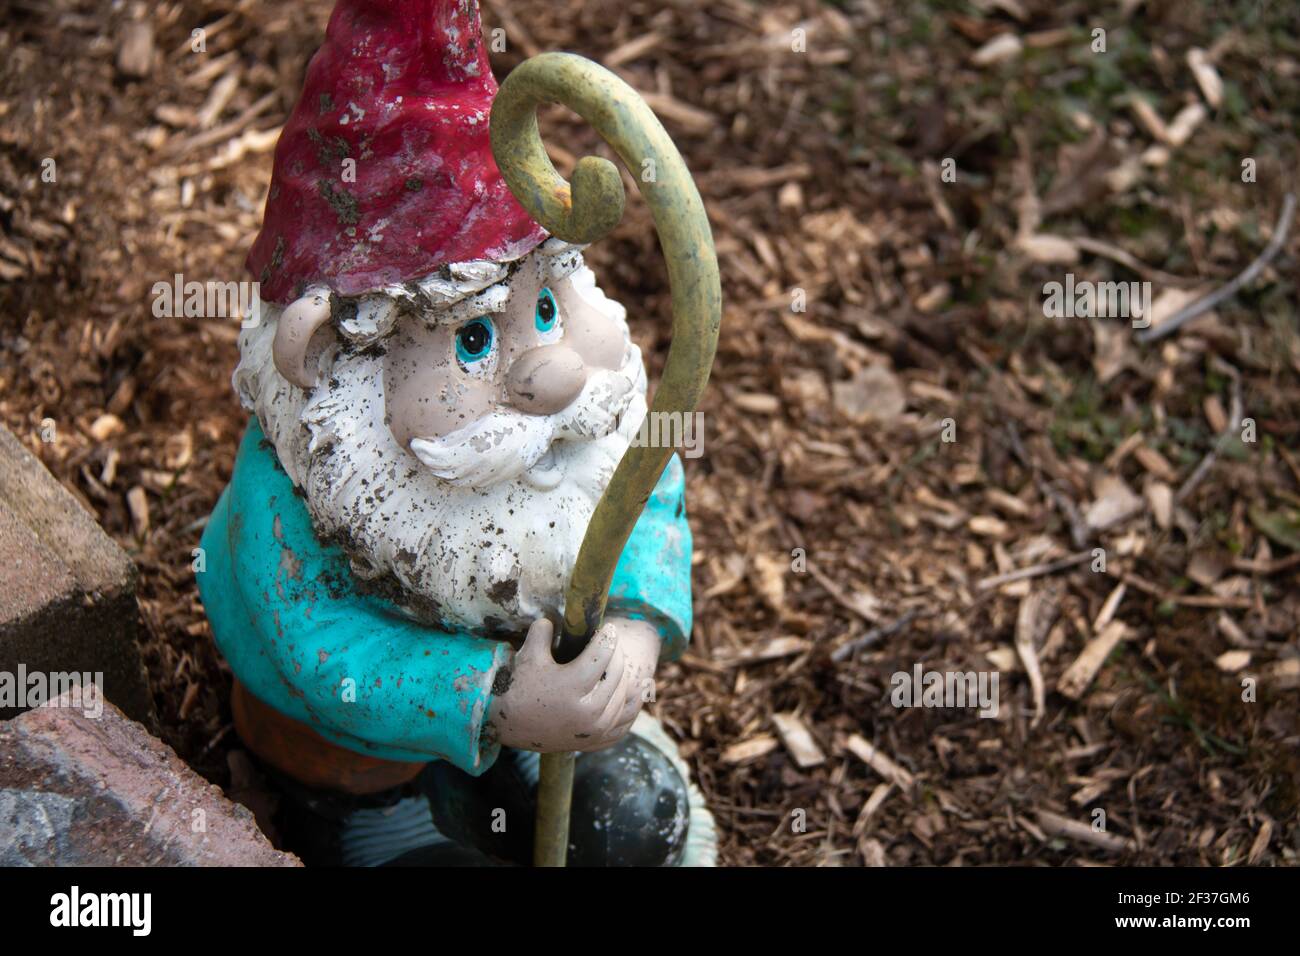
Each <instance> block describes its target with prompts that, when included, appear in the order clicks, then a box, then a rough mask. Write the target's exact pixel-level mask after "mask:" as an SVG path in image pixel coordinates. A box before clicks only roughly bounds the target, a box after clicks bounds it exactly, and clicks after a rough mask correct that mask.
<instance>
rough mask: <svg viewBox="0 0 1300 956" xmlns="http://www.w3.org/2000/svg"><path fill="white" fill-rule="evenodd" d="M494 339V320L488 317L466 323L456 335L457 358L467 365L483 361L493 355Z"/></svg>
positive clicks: (483, 316) (480, 317) (482, 316)
mask: <svg viewBox="0 0 1300 956" xmlns="http://www.w3.org/2000/svg"><path fill="white" fill-rule="evenodd" d="M494 337H495V334H494V332H493V329H492V320H491V319H489V318H488V317H487V316H486V315H481V316H479V317H478V318H477V319H474V320H473V321H472V322H466V323H465V324H464V325H462V326H461V327H460V331H458V332H457V333H456V358H458V359H460V360H461V362H463V363H464V364H466V365H472V364H474V363H475V362H481V361H483V359H485V358H487V357H488V356H489V355H490V354H492V340H493V338H494Z"/></svg>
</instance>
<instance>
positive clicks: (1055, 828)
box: [1037, 810, 1136, 853]
mask: <svg viewBox="0 0 1300 956" xmlns="http://www.w3.org/2000/svg"><path fill="white" fill-rule="evenodd" d="M1037 816H1038V825H1039V826H1040V827H1042V828H1043V830H1044V832H1046V833H1048V834H1049V835H1051V836H1059V837H1065V839H1067V840H1075V841H1077V842H1079V843H1087V844H1090V845H1091V846H1095V847H1098V848H1100V849H1102V850H1107V851H1109V852H1111V853H1125V852H1132V851H1133V850H1135V849H1136V846H1135V845H1134V843H1133V841H1132V840H1125V839H1124V838H1123V837H1117V836H1113V835H1112V834H1109V833H1107V832H1106V831H1105V830H1096V829H1094V828H1093V827H1092V826H1090V825H1089V824H1087V823H1083V822H1081V821H1079V820H1071V819H1070V818H1069V817H1063V816H1061V815H1060V814H1059V813H1052V812H1051V811H1050V810H1039V811H1038V814H1037Z"/></svg>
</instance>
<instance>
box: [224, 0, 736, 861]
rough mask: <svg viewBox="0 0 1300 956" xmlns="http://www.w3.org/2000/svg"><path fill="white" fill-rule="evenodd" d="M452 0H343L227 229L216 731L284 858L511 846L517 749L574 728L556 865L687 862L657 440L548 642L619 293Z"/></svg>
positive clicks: (621, 421) (678, 514)
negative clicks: (277, 802)
mask: <svg viewBox="0 0 1300 956" xmlns="http://www.w3.org/2000/svg"><path fill="white" fill-rule="evenodd" d="M496 90H497V85H496V82H495V80H494V79H493V76H492V72H491V69H490V67H489V63H488V58H487V55H486V53H485V51H484V48H483V43H482V37H481V25H480V22H479V13H478V7H477V4H476V3H474V2H472V0H469V2H467V0H340V2H339V4H338V6H337V7H336V9H335V10H334V13H333V16H332V17H331V19H330V23H329V28H328V31H327V33H326V36H325V42H324V45H323V46H322V47H321V49H320V50H319V51H318V52H317V53H316V55H315V57H314V58H313V59H312V61H311V63H310V65H309V67H308V71H307V76H306V82H305V87H304V89H303V93H302V97H301V98H300V100H299V102H298V104H297V106H296V107H295V109H294V111H293V114H292V116H291V117H290V118H289V121H288V123H287V124H286V125H285V127H284V131H283V133H282V134H281V137H280V141H279V145H278V146H277V148H276V152H275V165H274V170H273V173H272V179H271V187H270V192H269V195H268V198H267V203H266V211H265V217H264V222H263V226H262V231H261V233H260V235H259V236H258V237H257V240H256V242H255V243H254V245H253V248H252V251H251V253H250V255H249V257H248V267H249V269H250V271H251V272H252V274H253V276H254V278H256V279H257V280H258V281H259V283H260V293H261V299H262V303H263V304H262V307H261V314H260V316H259V317H257V319H256V321H254V322H251V323H249V325H250V326H251V327H248V328H246V329H245V331H244V332H243V333H242V334H241V335H240V339H239V350H240V361H239V365H238V368H237V369H236V371H235V374H234V385H235V388H236V390H237V391H238V393H239V397H240V400H241V402H242V403H243V405H244V407H245V408H247V409H248V410H249V411H251V412H252V413H253V416H254V417H253V419H252V421H251V422H250V424H249V426H248V430H247V433H246V434H245V436H244V439H243V441H242V444H241V445H240V448H239V452H238V456H237V458H236V461H235V466H234V472H233V475H232V477H231V481H230V485H229V486H228V487H227V488H226V490H225V492H224V493H223V495H222V497H221V499H220V501H219V502H218V504H217V507H216V509H215V511H214V512H213V514H212V518H211V520H210V522H209V523H208V526H207V529H206V531H205V533H204V535H203V540H202V547H203V549H204V552H205V565H206V567H205V570H204V571H203V572H202V573H200V574H199V576H198V577H199V590H200V593H201V595H202V597H203V601H204V604H205V606H206V608H207V612H208V616H209V619H210V620H211V623H212V630H213V634H214V636H215V638H216V642H217V644H218V646H219V647H220V649H221V651H222V652H223V653H224V655H225V657H226V659H227V660H228V661H229V663H230V667H231V669H232V671H233V672H234V676H235V686H234V696H233V704H232V709H233V712H234V721H235V726H236V729H237V731H238V733H239V736H240V738H241V739H242V740H243V742H244V745H245V746H246V747H247V748H248V749H249V750H250V751H252V752H253V753H254V754H255V755H256V756H257V757H258V758H259V760H260V762H261V764H262V766H263V767H264V768H265V769H266V771H267V773H268V775H270V776H271V777H272V778H273V780H274V781H275V782H276V783H277V784H278V785H279V786H280V788H281V789H282V791H283V794H284V800H283V801H282V810H281V814H282V815H281V820H280V822H281V825H282V828H283V831H284V836H285V842H286V844H287V845H288V846H289V847H290V848H291V849H296V850H298V851H299V852H300V853H301V854H302V855H303V856H304V859H306V861H307V862H309V863H311V862H321V863H342V864H362V865H364V864H381V863H394V862H399V863H404V864H409V863H420V862H431V863H439V862H446V863H454V862H464V863H485V862H526V861H527V860H528V859H529V857H530V852H531V846H532V840H533V804H532V801H533V799H534V796H533V794H534V790H535V785H536V764H537V753H538V752H555V751H580V752H582V755H581V756H580V757H579V759H578V762H577V772H576V778H575V783H574V790H573V812H572V818H571V831H570V844H569V858H570V862H571V863H573V864H575V865H581V864H594V865H620V864H641V865H673V864H680V863H691V862H709V860H708V859H707V858H706V857H707V856H708V855H709V854H710V853H711V845H712V821H711V819H710V818H709V817H708V814H707V811H705V810H704V809H703V806H702V803H701V801H700V798H699V793H698V791H697V790H695V788H694V787H692V786H691V785H690V784H689V783H688V781H687V778H686V768H685V765H684V764H683V763H682V762H681V760H680V758H679V757H678V755H677V753H676V750H675V748H674V747H673V745H672V743H671V742H670V741H669V740H668V738H667V736H666V735H665V734H664V733H663V730H662V728H661V727H660V726H659V725H658V724H657V723H656V722H654V721H653V720H652V719H651V718H649V716H648V715H647V714H642V713H641V710H642V706H643V704H644V703H645V702H646V701H647V700H648V699H651V698H652V688H653V677H654V674H655V669H656V666H657V664H658V663H659V662H660V661H662V660H666V659H671V658H674V657H676V656H677V655H679V654H680V653H681V652H682V650H683V648H684V647H685V644H686V642H687V640H688V637H689V635H690V631H691V598H690V593H691V592H690V565H691V560H690V559H691V535H690V531H689V528H688V527H687V523H686V518H685V512H684V503H683V492H684V481H683V474H682V466H681V463H680V461H679V460H678V459H677V458H676V457H674V458H672V459H671V461H670V463H669V465H668V467H667V468H666V469H665V471H664V473H663V475H662V477H661V479H660V480H659V483H658V485H657V486H656V487H655V489H654V492H653V494H652V495H651V497H650V499H649V501H648V502H647V504H646V506H645V509H644V511H643V512H642V515H641V518H640V520H639V522H638V523H637V525H636V527H635V530H634V531H633V533H632V536H631V538H630V540H629V541H628V544H627V546H626V548H625V550H624V552H623V555H622V559H621V561H620V562H619V565H618V568H617V571H616V572H615V576H614V581H613V587H612V589H611V592H610V601H609V611H608V614H607V616H606V618H605V623H604V624H603V626H602V627H601V629H600V630H599V631H598V632H597V634H596V636H595V638H594V639H593V640H592V641H591V643H590V644H589V645H588V646H587V648H586V649H585V651H584V652H583V653H582V654H581V656H580V657H578V658H577V659H576V660H574V661H573V662H571V663H567V664H563V665H561V664H557V663H556V662H555V661H554V659H553V657H552V654H551V641H552V636H553V624H552V620H551V618H550V617H549V615H553V614H554V612H555V611H556V610H557V609H559V608H562V606H563V602H564V589H565V585H566V582H567V580H568V578H569V574H570V571H571V569H572V567H573V564H574V561H575V558H576V556H577V552H578V548H579V545H580V544H581V542H582V539H583V535H584V533H585V531H586V529H587V525H588V521H589V519H590V517H591V514H592V512H593V510H594V508H595V506H596V503H597V501H598V500H599V499H600V496H601V494H602V491H603V490H604V488H605V486H606V484H607V483H608V481H609V479H610V476H611V475H612V473H613V470H614V468H615V466H616V465H617V463H618V462H619V460H620V458H621V457H622V455H623V453H624V451H625V450H626V449H627V447H628V445H629V442H630V441H631V439H632V437H633V436H634V434H635V433H636V430H637V427H638V425H639V424H640V422H641V420H642V419H643V418H644V416H645V414H646V402H645V389H646V376H645V370H644V367H643V365H642V361H641V355H640V352H639V350H638V349H637V347H636V345H634V344H633V343H632V341H631V338H630V337H629V334H628V328H627V324H626V321H625V311H624V308H623V307H622V306H621V305H619V304H618V303H616V302H614V301H612V300H610V299H609V298H607V297H606V296H605V295H604V294H603V293H602V292H601V290H600V289H599V287H598V286H597V285H596V282H595V278H594V276H593V275H592V272H591V270H590V269H588V268H587V267H586V266H585V265H584V264H583V258H582V254H581V250H580V248H578V247H575V246H572V245H569V244H566V243H564V242H561V241H560V240H558V239H556V238H550V237H548V236H547V234H546V233H545V232H544V231H543V230H542V229H541V227H540V226H538V225H537V224H536V223H535V222H534V221H532V220H531V219H530V218H529V217H528V215H527V214H526V213H525V212H524V210H523V209H522V208H521V207H520V205H519V204H518V203H517V202H516V200H515V199H514V197H513V196H512V195H511V192H510V190H509V189H508V188H507V186H506V185H505V183H504V182H503V181H502V179H501V176H500V174H499V172H498V170H497V167H496V164H495V163H494V161H493V158H492V152H491V148H490V145H489V142H488V118H489V111H490V108H491V105H492V101H493V97H494V95H495V93H496Z"/></svg>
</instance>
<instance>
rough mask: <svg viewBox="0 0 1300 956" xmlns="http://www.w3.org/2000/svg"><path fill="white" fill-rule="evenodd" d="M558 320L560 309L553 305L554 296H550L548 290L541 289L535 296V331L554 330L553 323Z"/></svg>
mask: <svg viewBox="0 0 1300 956" xmlns="http://www.w3.org/2000/svg"><path fill="white" fill-rule="evenodd" d="M559 318H560V309H559V307H558V306H557V305H556V304H555V296H553V295H551V290H550V289H542V291H541V292H539V293H538V294H537V313H536V322H537V331H538V332H549V331H551V329H553V328H555V323H556V321H557V320H558V319H559Z"/></svg>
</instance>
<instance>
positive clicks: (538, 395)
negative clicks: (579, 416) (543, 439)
mask: <svg viewBox="0 0 1300 956" xmlns="http://www.w3.org/2000/svg"><path fill="white" fill-rule="evenodd" d="M586 384H587V366H586V365H584V364H583V361H582V356H580V355H579V354H578V353H577V352H575V351H573V349H570V348H566V347H564V346H563V345H544V346H542V347H540V348H535V349H529V350H528V351H527V352H525V353H524V354H523V355H521V356H519V358H518V359H516V360H515V363H514V364H513V365H512V366H510V374H509V375H508V376H506V389H507V391H508V392H509V393H510V403H511V404H512V405H514V406H515V408H517V409H519V410H520V411H521V412H526V413H527V414H529V415H551V414H554V413H555V412H558V411H560V410H561V409H563V408H567V407H568V406H569V403H570V402H572V401H573V400H574V399H575V398H577V397H578V394H579V393H580V392H581V391H582V386H584V385H586Z"/></svg>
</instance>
